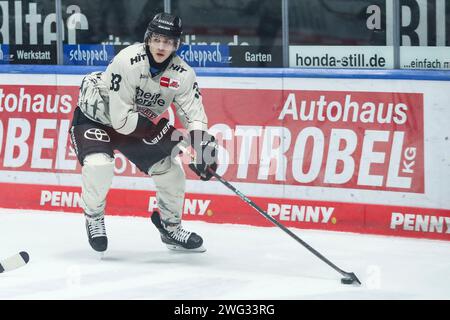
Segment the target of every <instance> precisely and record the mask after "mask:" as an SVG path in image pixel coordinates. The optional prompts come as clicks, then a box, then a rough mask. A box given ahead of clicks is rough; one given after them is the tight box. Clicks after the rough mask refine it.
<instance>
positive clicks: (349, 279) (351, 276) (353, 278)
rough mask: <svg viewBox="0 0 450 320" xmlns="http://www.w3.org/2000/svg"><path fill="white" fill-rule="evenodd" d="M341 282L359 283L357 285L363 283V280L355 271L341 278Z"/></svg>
mask: <svg viewBox="0 0 450 320" xmlns="http://www.w3.org/2000/svg"><path fill="white" fill-rule="evenodd" d="M341 283H342V284H357V285H361V281H359V279H358V277H357V276H356V274H354V273H353V272H350V273H347V274H346V277H345V278H342V279H341Z"/></svg>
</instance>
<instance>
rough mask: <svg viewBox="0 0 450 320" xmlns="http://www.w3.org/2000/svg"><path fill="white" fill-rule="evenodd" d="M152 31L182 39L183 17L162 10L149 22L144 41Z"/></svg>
mask: <svg viewBox="0 0 450 320" xmlns="http://www.w3.org/2000/svg"><path fill="white" fill-rule="evenodd" d="M152 33H157V34H162V35H165V36H167V37H169V38H173V39H176V40H178V42H179V40H180V37H181V35H182V34H183V27H182V24H181V18H180V17H177V16H174V15H171V14H169V13H165V12H161V13H158V14H156V15H155V16H154V17H153V19H152V21H150V23H149V24H148V27H147V30H146V31H145V36H144V42H147V40H148V38H150V36H151V35H152Z"/></svg>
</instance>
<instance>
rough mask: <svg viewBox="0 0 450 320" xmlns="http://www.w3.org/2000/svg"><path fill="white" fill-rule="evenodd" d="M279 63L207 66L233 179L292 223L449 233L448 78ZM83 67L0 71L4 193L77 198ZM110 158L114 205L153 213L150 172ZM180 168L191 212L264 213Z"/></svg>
mask: <svg viewBox="0 0 450 320" xmlns="http://www.w3.org/2000/svg"><path fill="white" fill-rule="evenodd" d="M276 70H277V71H276V72H275V71H273V70H272V71H267V72H266V73H264V72H262V71H260V70H258V71H255V70H254V71H251V72H249V70H240V69H235V70H234V71H233V73H230V72H228V73H215V72H214V70H212V71H211V72H209V73H208V72H207V71H204V70H202V71H200V72H199V75H200V76H199V78H198V82H199V86H200V88H201V92H202V97H203V101H204V104H205V106H206V111H207V114H208V119H209V124H210V132H211V133H213V134H215V135H216V137H217V138H218V140H219V142H220V145H221V151H220V162H221V165H220V166H219V168H218V172H219V173H220V174H221V175H223V176H224V178H225V179H227V180H228V181H230V182H231V183H233V184H234V185H235V186H236V187H238V189H239V190H240V191H242V192H243V193H245V194H246V195H248V196H249V197H251V198H252V199H254V200H255V202H256V203H257V204H259V205H260V206H261V207H262V208H263V209H264V210H267V212H268V213H269V214H271V215H272V216H273V217H274V218H276V219H278V220H279V221H281V222H283V223H284V224H285V225H287V226H290V227H299V228H313V229H325V230H337V231H349V232H361V233H372V234H384V235H398V236H406V237H422V238H432V239H442V240H450V142H449V136H450V129H449V126H448V119H450V108H449V106H448V101H450V81H442V79H432V80H430V79H399V77H397V78H396V79H390V78H389V75H385V76H384V78H383V77H382V76H381V75H377V76H376V77H370V73H369V72H368V73H367V74H366V77H364V76H363V75H361V74H358V76H359V78H358V79H355V78H351V77H350V76H348V73H346V74H345V75H344V76H342V77H341V78H339V77H337V76H336V77H334V76H333V77H329V76H327V75H322V76H320V75H319V76H317V75H316V77H309V76H308V75H306V76H305V74H301V73H300V72H299V73H298V74H296V73H295V72H294V71H292V70H291V69H289V70H286V72H284V73H283V72H281V71H279V69H276ZM281 70H282V69H281ZM252 72H253V73H252ZM271 72H272V73H271ZM374 74H376V73H374ZM367 75H369V76H367ZM82 77H83V75H82V74H79V75H68V74H58V75H56V74H6V73H4V74H0V90H1V91H0V98H1V101H0V114H1V118H0V194H2V197H1V198H0V207H7V208H29V209H45V210H58V211H69V212H80V209H79V192H80V185H81V178H80V174H79V173H80V166H79V164H78V163H77V161H76V158H75V155H74V153H73V150H72V149H71V146H70V143H69V140H68V130H69V127H70V118H71V113H72V112H73V109H74V107H75V105H76V101H77V94H78V87H79V83H80V81H81V79H82ZM444 78H445V77H444ZM447 80H448V79H447ZM167 116H168V117H170V118H171V120H173V121H174V122H175V124H176V125H177V126H179V122H178V121H177V119H175V117H174V113H173V112H172V111H170V112H168V113H167ZM183 160H184V161H186V159H183ZM115 164H116V177H115V179H114V181H113V187H112V190H111V192H110V193H109V195H108V197H109V198H108V207H107V208H108V214H114V215H137V216H146V215H149V213H150V212H151V211H152V210H153V209H154V208H155V207H156V203H155V201H156V200H155V194H154V190H155V187H154V184H153V182H152V180H151V179H148V178H147V177H145V176H144V175H143V174H142V173H139V172H138V170H137V169H136V168H135V167H134V166H133V165H132V164H131V163H130V162H129V161H127V160H126V159H125V158H124V157H123V156H122V155H120V154H118V155H117V156H116V163H115ZM185 169H186V170H185V171H186V175H187V179H188V180H187V192H188V195H187V199H186V203H185V208H184V211H185V212H184V216H185V218H186V219H193V220H203V221H208V222H212V223H242V224H249V225H256V226H267V225H269V223H268V222H267V221H265V219H264V218H262V217H261V216H259V214H258V213H257V212H256V211H254V210H253V209H252V208H250V207H249V206H248V205H246V204H245V203H244V202H243V201H242V200H240V199H239V198H238V197H237V196H235V195H233V194H232V193H231V192H230V191H229V190H228V189H226V188H225V187H224V186H223V185H221V184H220V183H219V182H217V181H210V182H201V181H198V179H196V177H195V176H194V175H193V174H192V173H191V172H190V170H189V169H188V168H187V166H185Z"/></svg>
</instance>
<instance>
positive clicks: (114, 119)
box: [78, 43, 208, 135]
mask: <svg viewBox="0 0 450 320" xmlns="http://www.w3.org/2000/svg"><path fill="white" fill-rule="evenodd" d="M172 103H173V105H174V106H175V109H176V113H177V115H178V117H179V119H180V120H181V122H182V123H183V125H184V127H185V128H186V129H188V130H189V131H191V130H203V131H206V130H207V129H208V125H207V117H206V114H205V111H204V107H203V103H202V96H201V94H200V91H199V88H198V85H197V82H196V75H195V72H194V70H193V69H192V68H191V67H190V66H189V65H188V64H187V63H186V62H184V61H183V60H182V59H181V58H180V57H178V56H174V57H173V58H172V60H171V61H170V63H169V64H168V66H167V68H166V69H165V71H163V72H162V73H160V74H158V75H157V76H155V77H154V78H152V76H151V74H150V64H149V60H148V57H147V54H146V51H145V46H144V44H143V43H140V44H135V45H131V46H129V47H127V48H125V49H123V50H122V51H120V52H119V54H118V55H117V56H115V57H114V59H113V61H112V62H111V63H110V64H109V66H108V67H107V69H106V71H104V72H96V73H93V74H90V75H88V76H87V77H85V79H84V80H83V83H82V86H81V88H80V97H79V100H78V106H79V107H80V108H81V110H82V111H83V113H84V114H85V115H86V116H87V117H88V118H90V119H92V120H94V121H96V122H100V123H102V124H105V125H107V126H110V127H113V128H114V129H115V130H116V131H117V132H119V133H121V134H125V135H128V134H131V133H133V132H134V130H135V129H136V126H137V123H138V118H139V114H141V115H143V116H145V117H147V118H150V119H154V118H156V117H158V116H159V115H161V114H162V113H163V112H164V111H166V110H167V108H169V107H170V105H171V104H172Z"/></svg>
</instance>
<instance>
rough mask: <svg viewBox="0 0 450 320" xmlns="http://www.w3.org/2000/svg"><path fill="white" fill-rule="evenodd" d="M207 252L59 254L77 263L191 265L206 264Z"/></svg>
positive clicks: (77, 252) (116, 251)
mask: <svg viewBox="0 0 450 320" xmlns="http://www.w3.org/2000/svg"><path fill="white" fill-rule="evenodd" d="M206 255H207V253H192V252H173V251H168V250H165V249H161V250H156V249H155V250H148V251H126V250H114V249H112V250H109V251H106V252H105V253H104V254H103V256H102V255H100V253H97V252H94V251H92V250H89V249H87V250H83V251H81V250H78V251H71V252H65V253H63V254H60V255H59V256H60V257H61V258H62V259H64V260H71V261H76V262H77V263H93V262H96V261H97V262H99V263H102V262H104V263H123V264H126V263H133V264H156V265H162V264H165V265H167V264H185V265H193V266H202V265H204V266H208V265H209V264H210V261H209V259H207V258H206Z"/></svg>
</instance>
